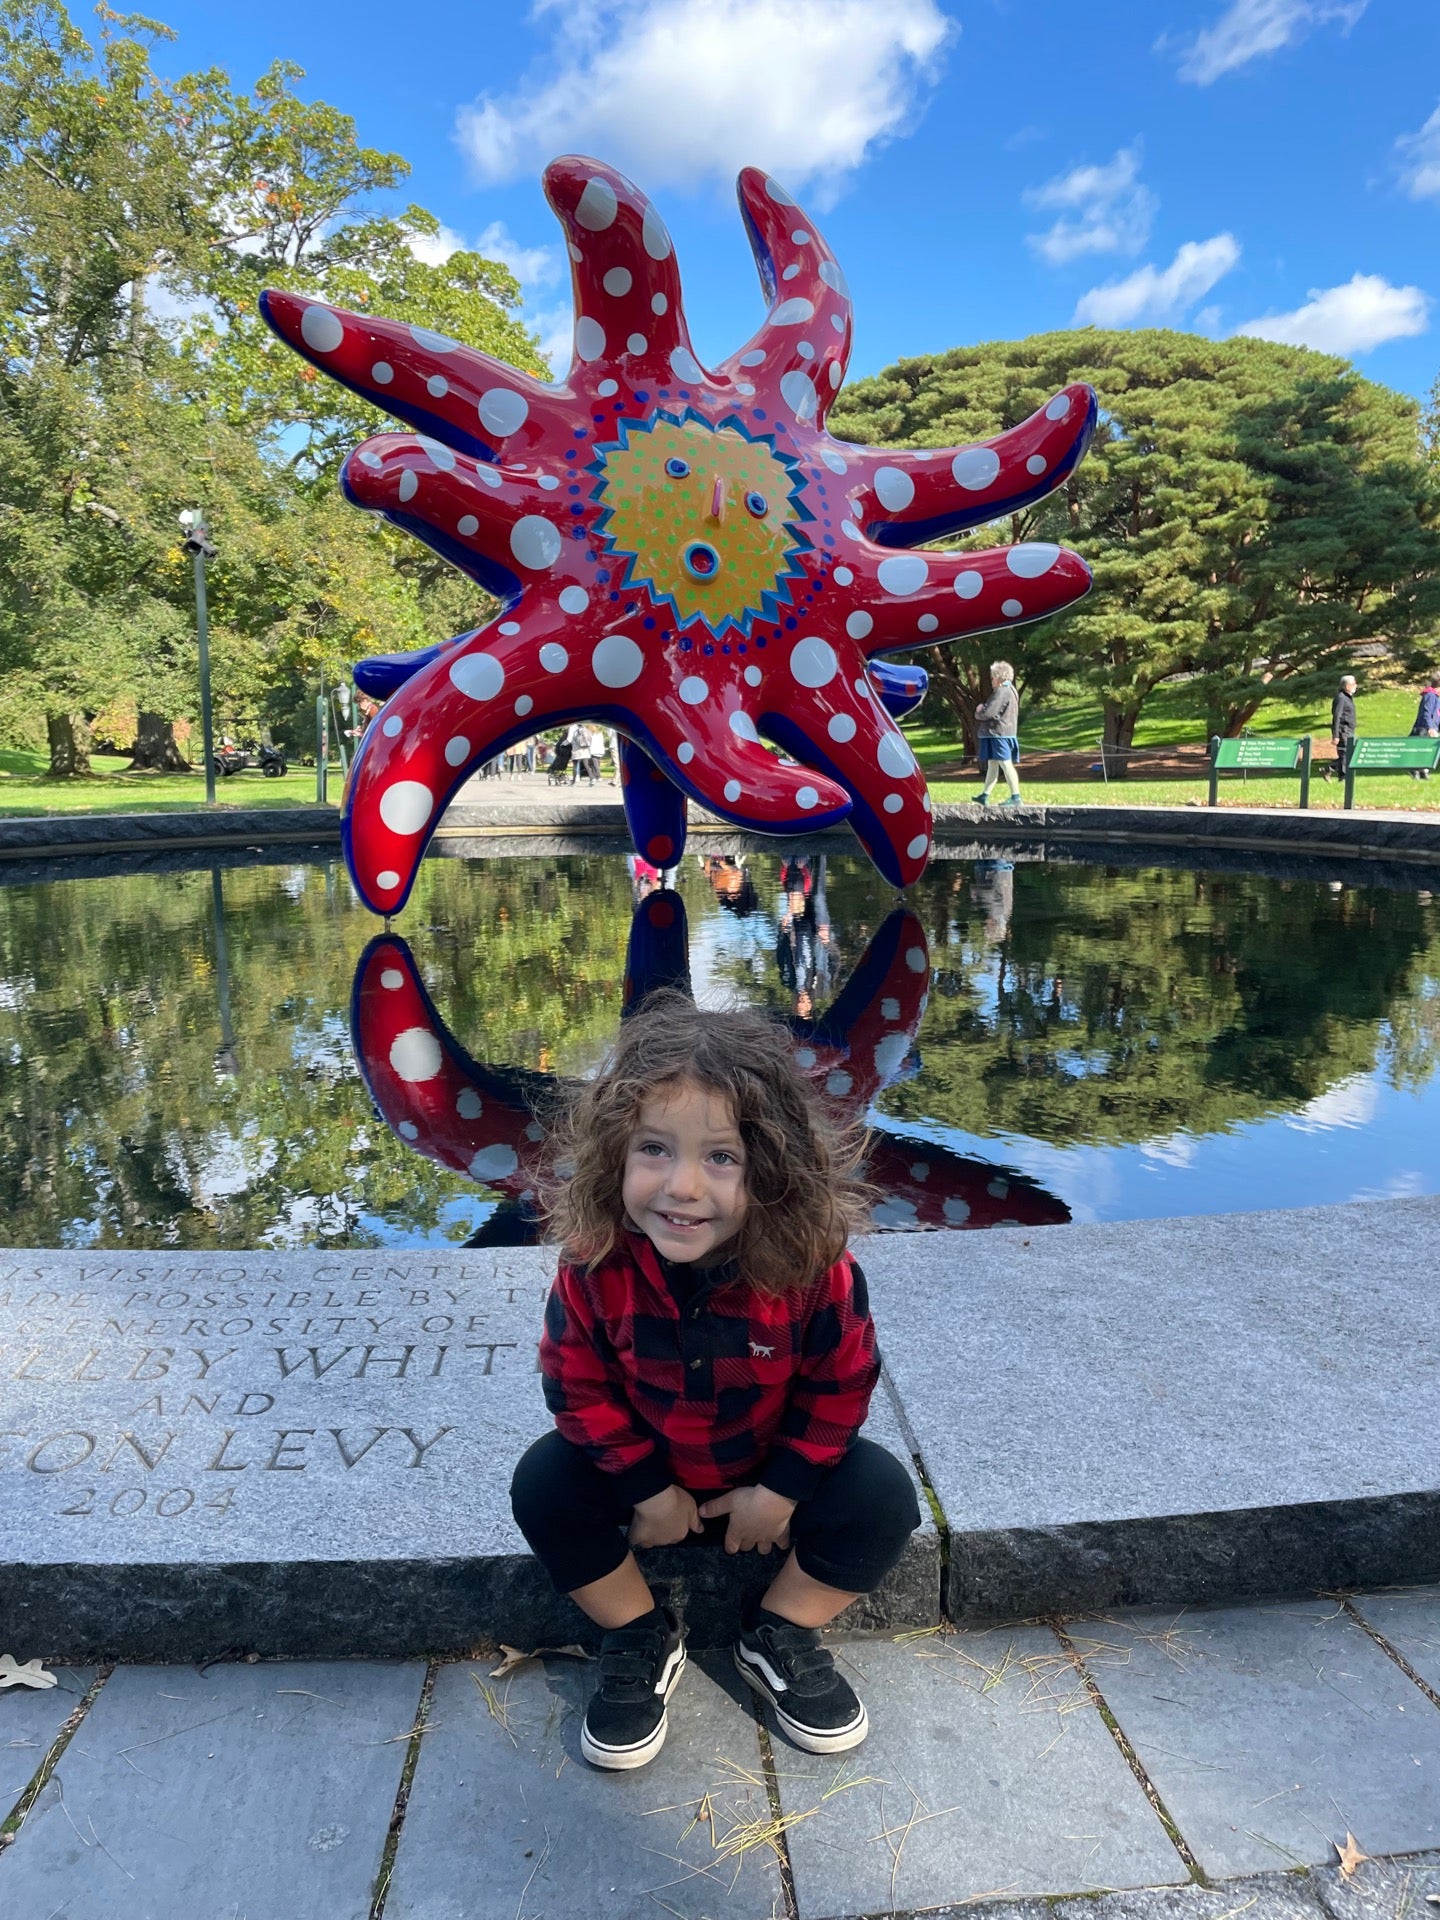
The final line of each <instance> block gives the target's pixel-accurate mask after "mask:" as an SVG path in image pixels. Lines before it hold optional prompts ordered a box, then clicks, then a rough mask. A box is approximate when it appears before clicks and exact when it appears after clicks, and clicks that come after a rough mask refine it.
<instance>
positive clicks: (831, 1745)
mask: <svg viewBox="0 0 1440 1920" xmlns="http://www.w3.org/2000/svg"><path fill="white" fill-rule="evenodd" d="M735 1666H736V1668H737V1670H738V1671H739V1673H740V1674H741V1675H742V1676H743V1678H744V1679H746V1680H748V1681H749V1683H750V1685H751V1686H752V1687H753V1688H754V1689H755V1691H756V1693H758V1694H759V1695H760V1698H761V1699H762V1700H764V1701H766V1702H767V1703H768V1704H769V1705H770V1706H771V1707H772V1708H773V1709H774V1713H775V1718H776V1719H777V1720H778V1721H779V1722H780V1730H781V1732H782V1733H783V1734H784V1735H785V1737H786V1739H787V1740H790V1741H792V1742H793V1743H794V1745H795V1746H797V1747H799V1748H800V1749H801V1750H802V1751H803V1752H805V1753H848V1752H849V1750H850V1749H851V1747H858V1746H859V1745H860V1742H861V1741H862V1740H863V1739H864V1738H865V1736H866V1734H867V1733H869V1731H870V1716H869V1714H868V1713H866V1711H865V1702H864V1701H863V1700H861V1701H859V1702H858V1703H857V1704H858V1706H859V1708H860V1711H859V1713H858V1714H857V1716H856V1717H855V1719H853V1720H852V1721H851V1722H850V1725H849V1726H848V1727H837V1728H836V1730H835V1731H834V1732H833V1733H821V1732H820V1731H819V1730H818V1729H817V1728H815V1727H806V1726H802V1725H801V1724H800V1722H799V1721H798V1720H792V1719H791V1718H790V1716H789V1714H788V1713H786V1711H785V1709H784V1708H783V1707H782V1706H781V1705H780V1703H779V1701H777V1700H776V1698H775V1696H774V1694H773V1693H772V1692H771V1691H770V1689H769V1687H768V1686H767V1685H766V1684H765V1682H764V1680H763V1679H762V1678H761V1676H760V1675H759V1674H758V1673H756V1671H755V1669H754V1668H753V1667H752V1666H751V1665H750V1664H749V1663H748V1661H746V1660H745V1659H743V1658H742V1656H741V1654H740V1650H739V1648H738V1647H737V1648H736V1649H735Z"/></svg>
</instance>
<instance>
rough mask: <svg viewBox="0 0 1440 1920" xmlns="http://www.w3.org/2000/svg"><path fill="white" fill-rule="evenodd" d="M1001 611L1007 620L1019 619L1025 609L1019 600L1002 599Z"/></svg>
mask: <svg viewBox="0 0 1440 1920" xmlns="http://www.w3.org/2000/svg"><path fill="white" fill-rule="evenodd" d="M1000 611H1001V613H1003V614H1004V616H1005V618H1006V619H1007V620H1018V619H1019V618H1020V616H1021V614H1022V613H1023V612H1024V611H1025V609H1024V607H1022V606H1021V604H1020V602H1019V601H1018V600H1002V601H1001V602H1000Z"/></svg>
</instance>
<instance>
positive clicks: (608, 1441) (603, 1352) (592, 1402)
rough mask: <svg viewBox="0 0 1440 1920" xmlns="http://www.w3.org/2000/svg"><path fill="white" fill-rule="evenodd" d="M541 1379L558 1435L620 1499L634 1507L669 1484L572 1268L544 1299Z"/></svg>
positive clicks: (559, 1275)
mask: <svg viewBox="0 0 1440 1920" xmlns="http://www.w3.org/2000/svg"><path fill="white" fill-rule="evenodd" d="M540 1378H541V1384H542V1386H543V1389H544V1393H545V1404H546V1406H547V1407H548V1408H549V1409H550V1411H551V1413H552V1414H553V1415H554V1416H555V1425H556V1427H557V1428H558V1429H559V1431H560V1433H561V1435H562V1436H563V1437H564V1438H565V1439H566V1440H568V1441H569V1442H570V1444H571V1445H572V1446H574V1447H579V1448H580V1449H581V1451H582V1452H583V1453H586V1454H588V1455H589V1457H590V1459H591V1460H593V1461H594V1463H595V1465H596V1466H597V1467H599V1469H600V1471H601V1472H602V1473H608V1474H610V1475H611V1476H612V1478H613V1480H614V1482H615V1486H616V1490H617V1492H619V1494H620V1496H621V1498H622V1499H625V1500H628V1501H629V1502H630V1504H631V1505H632V1506H634V1505H637V1504H638V1503H639V1502H640V1501H641V1500H648V1499H649V1498H650V1497H651V1495H652V1494H656V1493H663V1492H664V1490H665V1489H666V1487H668V1486H669V1485H670V1484H671V1481H672V1478H673V1476H672V1475H671V1472H670V1468H669V1465H668V1463H667V1462H666V1461H665V1460H664V1458H663V1457H662V1455H661V1453H660V1450H659V1449H658V1448H657V1446H656V1445H655V1441H654V1438H653V1436H652V1435H651V1434H650V1433H648V1432H647V1431H646V1430H645V1428H644V1427H643V1426H642V1425H641V1423H640V1421H639V1419H638V1418H637V1417H636V1415H635V1412H634V1409H633V1408H632V1407H631V1405H630V1402H629V1398H628V1396H627V1394H626V1391H625V1374H624V1370H623V1368H622V1367H621V1365H620V1359H619V1356H618V1355H617V1354H616V1352H615V1349H614V1347H613V1346H612V1345H611V1344H610V1338H609V1336H608V1334H607V1333H606V1332H605V1329H604V1327H603V1326H602V1325H601V1323H600V1317H599V1315H598V1313H597V1312H596V1310H595V1304H594V1301H593V1299H592V1298H591V1295H590V1291H589V1288H588V1287H587V1285H586V1280H585V1276H584V1275H583V1273H582V1272H581V1271H580V1270H578V1269H577V1268H575V1267H571V1266H565V1265H562V1266H561V1268H560V1271H559V1272H558V1273H557V1274H556V1276H555V1284H554V1285H553V1286H552V1287H551V1289H550V1298H549V1299H548V1300H547V1301H546V1302H545V1331H544V1333H543V1335H542V1336H541V1340H540Z"/></svg>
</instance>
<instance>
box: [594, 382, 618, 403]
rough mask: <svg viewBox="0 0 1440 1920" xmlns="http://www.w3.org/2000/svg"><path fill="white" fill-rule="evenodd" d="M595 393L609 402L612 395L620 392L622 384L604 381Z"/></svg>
mask: <svg viewBox="0 0 1440 1920" xmlns="http://www.w3.org/2000/svg"><path fill="white" fill-rule="evenodd" d="M595 391H596V393H598V394H599V395H600V397H601V399H603V400H608V399H609V398H610V396H611V394H612V393H618V392H619V391H620V382H619V381H618V380H602V381H601V382H600V384H599V386H598V387H596V389H595Z"/></svg>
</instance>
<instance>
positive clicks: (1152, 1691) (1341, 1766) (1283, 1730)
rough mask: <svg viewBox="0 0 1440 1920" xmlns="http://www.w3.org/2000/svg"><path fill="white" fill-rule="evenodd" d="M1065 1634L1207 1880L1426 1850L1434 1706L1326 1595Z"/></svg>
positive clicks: (1438, 1720) (1077, 1628) (1437, 1795)
mask: <svg viewBox="0 0 1440 1920" xmlns="http://www.w3.org/2000/svg"><path fill="white" fill-rule="evenodd" d="M1069 1631H1070V1633H1071V1635H1072V1638H1073V1639H1074V1642H1075V1645H1076V1646H1077V1648H1078V1649H1079V1651H1080V1653H1081V1655H1082V1656H1083V1657H1084V1658H1085V1659H1086V1661H1087V1663H1088V1664H1089V1667H1090V1671H1091V1673H1092V1675H1093V1677H1094V1679H1095V1681H1096V1683H1097V1685H1098V1686H1099V1688H1100V1690H1101V1692H1102V1693H1103V1694H1104V1696H1105V1699H1106V1701H1107V1703H1108V1705H1109V1707H1110V1709H1111V1711H1112V1712H1113V1713H1114V1714H1115V1716H1116V1718H1117V1720H1118V1721H1119V1723H1120V1725H1121V1727H1122V1728H1123V1729H1124V1731H1125V1733H1126V1735H1127V1737H1128V1738H1129V1740H1130V1742H1131V1745H1132V1746H1133V1747H1134V1750H1135V1752H1136V1754H1137V1756H1138V1757H1139V1760H1140V1763H1141V1765H1142V1766H1143V1767H1144V1768H1145V1771H1146V1773H1147V1774H1148V1776H1149V1778H1150V1779H1151V1780H1152V1781H1153V1782H1154V1785H1155V1787H1156V1789H1157V1791H1158V1792H1159V1794H1160V1797H1161V1800H1162V1801H1163V1802H1164V1804H1165V1806H1166V1808H1167V1809H1168V1811H1169V1813H1170V1815H1171V1817H1172V1818H1173V1819H1174V1821H1175V1823H1176V1825H1177V1826H1178V1827H1179V1829H1180V1831H1181V1833H1182V1834H1183V1835H1184V1836H1185V1839H1186V1841H1187V1843H1188V1844H1189V1846H1190V1848H1191V1850H1192V1851H1193V1853H1194V1855H1195V1858H1196V1859H1197V1861H1198V1862H1199V1864H1200V1867H1201V1869H1202V1871H1203V1872H1204V1873H1205V1874H1207V1875H1208V1876H1210V1877H1212V1878H1216V1879H1218V1878H1221V1877H1223V1876H1226V1875H1230V1874H1240V1873H1252V1872H1257V1871H1264V1870H1266V1869H1276V1868H1286V1867H1297V1866H1304V1865H1315V1866H1321V1865H1325V1864H1327V1863H1329V1862H1333V1861H1334V1859H1335V1853H1334V1844H1335V1843H1337V1842H1340V1841H1343V1840H1344V1837H1345V1835H1346V1834H1347V1833H1352V1834H1353V1835H1354V1836H1355V1838H1356V1840H1357V1841H1358V1842H1359V1844H1360V1846H1361V1848H1362V1850H1363V1851H1364V1852H1366V1853H1369V1854H1382V1853H1407V1852H1412V1851H1417V1850H1421V1849H1425V1848H1433V1847H1435V1846H1437V1845H1440V1711H1437V1709H1436V1708H1435V1707H1434V1706H1433V1705H1432V1704H1431V1702H1430V1701H1429V1699H1428V1698H1427V1697H1426V1696H1425V1694H1424V1693H1422V1692H1421V1690H1420V1689H1419V1688H1418V1687H1416V1686H1415V1685H1414V1684H1413V1682H1411V1681H1410V1680H1407V1679H1406V1677H1405V1675H1404V1674H1403V1673H1402V1672H1401V1671H1400V1669H1399V1668H1398V1667H1397V1666H1396V1665H1395V1663H1394V1661H1393V1660H1391V1659H1389V1658H1388V1657H1387V1656H1386V1654H1385V1653H1384V1652H1382V1650H1381V1649H1380V1648H1379V1647H1377V1646H1376V1645H1375V1643H1374V1641H1373V1640H1371V1639H1370V1637H1369V1636H1368V1634H1366V1633H1365V1632H1364V1631H1363V1629H1362V1628H1360V1627H1358V1626H1357V1625H1356V1624H1355V1622H1354V1621H1353V1620H1351V1619H1350V1618H1349V1617H1348V1616H1347V1615H1346V1613H1345V1612H1344V1610H1343V1609H1342V1608H1340V1607H1339V1606H1337V1605H1336V1604H1335V1603H1334V1602H1333V1601H1328V1600H1291V1601H1284V1602H1276V1603H1274V1604H1273V1605H1269V1606H1264V1607H1247V1608H1234V1607H1224V1608H1218V1607H1217V1608H1211V1609H1196V1610H1194V1611H1192V1612H1187V1613H1180V1614H1176V1613H1175V1612H1174V1611H1173V1610H1172V1611H1164V1610H1162V1609H1158V1608H1146V1609H1140V1610H1136V1611H1134V1612H1130V1613H1122V1614H1116V1615H1113V1616H1110V1617H1108V1618H1105V1619H1101V1620H1087V1621H1081V1622H1077V1623H1076V1624H1075V1625H1074V1626H1072V1627H1071V1628H1070V1630H1069Z"/></svg>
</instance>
